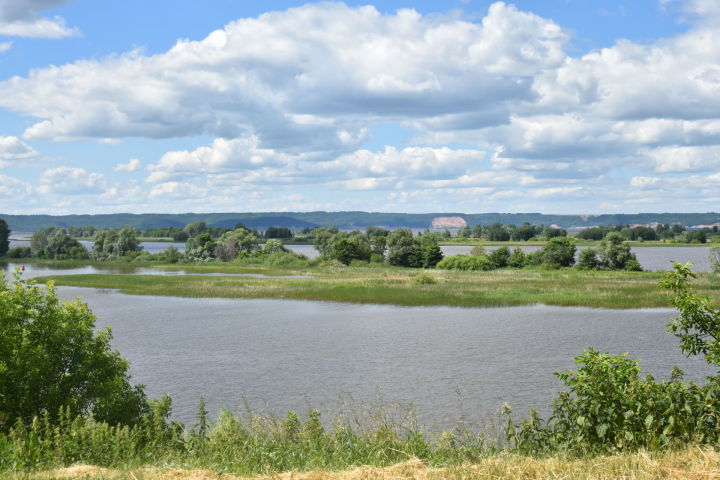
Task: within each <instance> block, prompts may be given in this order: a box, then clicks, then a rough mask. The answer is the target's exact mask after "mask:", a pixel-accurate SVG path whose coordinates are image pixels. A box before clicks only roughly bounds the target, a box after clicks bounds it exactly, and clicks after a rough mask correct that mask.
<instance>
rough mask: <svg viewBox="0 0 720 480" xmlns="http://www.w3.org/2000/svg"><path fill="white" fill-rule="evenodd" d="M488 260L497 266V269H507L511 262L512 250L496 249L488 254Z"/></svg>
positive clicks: (505, 248) (506, 248)
mask: <svg viewBox="0 0 720 480" xmlns="http://www.w3.org/2000/svg"><path fill="white" fill-rule="evenodd" d="M488 259H489V260H490V261H491V262H492V264H493V265H495V268H505V267H507V266H508V262H509V261H510V249H509V248H508V247H500V248H496V249H495V250H493V251H492V252H490V254H488Z"/></svg>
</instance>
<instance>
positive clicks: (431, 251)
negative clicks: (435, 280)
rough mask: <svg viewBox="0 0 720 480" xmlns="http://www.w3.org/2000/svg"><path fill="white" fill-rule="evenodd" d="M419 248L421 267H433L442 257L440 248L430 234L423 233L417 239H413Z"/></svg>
mask: <svg viewBox="0 0 720 480" xmlns="http://www.w3.org/2000/svg"><path fill="white" fill-rule="evenodd" d="M415 243H416V244H418V247H419V249H420V259H421V265H418V266H420V267H423V268H435V266H436V265H437V264H438V262H440V260H442V259H443V253H442V249H441V248H440V245H438V243H437V241H436V240H435V238H434V237H433V236H432V235H423V236H421V237H420V238H419V239H417V238H416V239H415Z"/></svg>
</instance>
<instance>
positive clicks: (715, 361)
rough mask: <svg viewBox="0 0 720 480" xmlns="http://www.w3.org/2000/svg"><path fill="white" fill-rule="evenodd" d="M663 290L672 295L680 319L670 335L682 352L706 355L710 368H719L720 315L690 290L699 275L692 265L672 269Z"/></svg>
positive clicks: (664, 281)
mask: <svg viewBox="0 0 720 480" xmlns="http://www.w3.org/2000/svg"><path fill="white" fill-rule="evenodd" d="M673 268H674V269H675V271H673V272H667V273H666V274H665V276H664V278H663V279H662V280H661V281H660V286H661V287H662V288H664V289H666V290H668V291H669V292H670V293H672V300H671V302H672V304H673V306H674V307H675V308H677V309H678V311H679V312H680V316H679V317H677V318H675V319H674V320H672V321H671V322H670V323H669V324H668V329H669V331H670V332H672V333H674V334H675V336H676V337H678V338H679V339H680V350H681V351H682V352H683V353H684V354H686V355H687V356H690V355H703V356H704V357H705V361H707V362H708V363H709V364H711V365H720V311H719V310H716V309H714V308H712V307H711V306H710V299H709V298H700V297H699V296H698V295H697V294H696V293H694V292H693V291H692V290H691V289H690V279H691V278H696V275H695V274H694V273H693V272H692V271H691V270H690V264H686V265H681V264H679V263H677V262H676V263H675V264H674V265H673Z"/></svg>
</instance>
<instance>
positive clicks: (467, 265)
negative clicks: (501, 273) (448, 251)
mask: <svg viewBox="0 0 720 480" xmlns="http://www.w3.org/2000/svg"><path fill="white" fill-rule="evenodd" d="M436 268H439V269H441V270H480V271H487V270H494V269H495V268H497V267H496V266H495V263H493V261H492V260H490V259H489V258H488V256H487V255H453V256H451V257H447V258H443V259H442V260H440V262H438V264H437V266H436Z"/></svg>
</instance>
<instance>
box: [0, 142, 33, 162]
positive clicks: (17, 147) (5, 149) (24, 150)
mask: <svg viewBox="0 0 720 480" xmlns="http://www.w3.org/2000/svg"><path fill="white" fill-rule="evenodd" d="M37 155H38V152H36V151H35V150H34V149H33V148H32V147H31V146H30V145H28V144H27V143H25V142H23V141H22V140H20V139H19V138H17V137H0V158H2V159H5V160H21V159H26V158H32V157H36V156H37Z"/></svg>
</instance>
